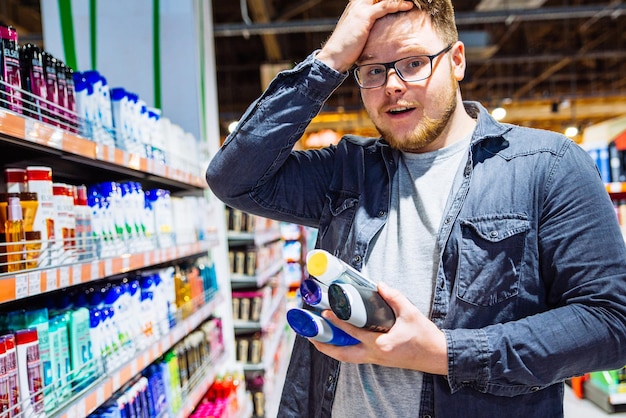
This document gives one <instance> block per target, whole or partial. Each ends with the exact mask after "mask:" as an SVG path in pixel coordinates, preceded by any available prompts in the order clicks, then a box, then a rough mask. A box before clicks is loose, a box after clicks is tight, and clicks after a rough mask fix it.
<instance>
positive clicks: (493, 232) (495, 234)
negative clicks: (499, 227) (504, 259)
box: [489, 231, 498, 238]
mask: <svg viewBox="0 0 626 418" xmlns="http://www.w3.org/2000/svg"><path fill="white" fill-rule="evenodd" d="M489 236H490V237H491V238H497V237H498V231H491V232H490V233H489Z"/></svg>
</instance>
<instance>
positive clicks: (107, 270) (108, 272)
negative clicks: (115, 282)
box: [104, 258, 113, 276]
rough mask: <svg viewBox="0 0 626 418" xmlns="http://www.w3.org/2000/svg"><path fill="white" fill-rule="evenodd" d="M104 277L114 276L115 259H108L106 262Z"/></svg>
mask: <svg viewBox="0 0 626 418" xmlns="http://www.w3.org/2000/svg"><path fill="white" fill-rule="evenodd" d="M104 275H105V276H112V275H113V259H112V258H107V259H106V260H104Z"/></svg>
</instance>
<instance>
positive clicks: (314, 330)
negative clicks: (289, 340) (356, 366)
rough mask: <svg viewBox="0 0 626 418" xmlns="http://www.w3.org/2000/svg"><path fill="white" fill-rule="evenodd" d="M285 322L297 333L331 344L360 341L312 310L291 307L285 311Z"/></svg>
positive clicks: (351, 343)
mask: <svg viewBox="0 0 626 418" xmlns="http://www.w3.org/2000/svg"><path fill="white" fill-rule="evenodd" d="M287 322H288V323H289V326H291V328H292V329H293V330H294V331H295V332H296V333H297V334H298V335H301V336H303V337H306V338H310V339H313V340H316V341H320V342H323V343H327V344H333V345H340V346H343V345H354V344H358V343H359V342H360V341H359V340H357V339H356V338H354V337H352V336H351V335H349V334H347V333H346V332H345V331H342V330H341V329H339V328H337V327H336V326H334V325H333V324H331V323H330V322H329V321H327V320H326V319H324V318H323V317H321V316H319V315H318V314H317V313H315V312H313V311H309V310H306V309H301V308H292V309H290V310H289V311H287Z"/></svg>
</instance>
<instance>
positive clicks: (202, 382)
mask: <svg viewBox="0 0 626 418" xmlns="http://www.w3.org/2000/svg"><path fill="white" fill-rule="evenodd" d="M0 81H1V80H0ZM15 91H17V89H12V92H13V93H15ZM7 93H8V92H7V90H6V89H4V88H0V96H1V97H0V101H2V100H6V99H7V97H8V94H7ZM4 103H5V104H6V102H4ZM22 103H23V104H24V102H22ZM21 110H22V111H23V109H21ZM22 111H19V110H17V109H8V108H6V106H5V109H0V143H1V144H2V145H1V146H2V149H3V153H2V155H0V168H1V169H2V170H3V174H4V179H3V180H4V181H1V182H0V214H1V215H2V219H1V221H2V222H1V223H0V224H1V227H2V231H1V233H0V236H2V238H3V239H2V243H1V244H0V269H1V270H0V284H1V286H0V318H2V321H0V322H1V324H0V331H1V332H2V333H1V334H0V335H1V336H2V338H0V416H7V417H17V416H34V417H44V416H49V417H52V416H54V417H67V418H70V417H79V416H81V417H86V416H90V415H93V416H107V417H120V418H121V417H131V416H132V417H157V416H171V417H187V416H192V415H193V416H205V415H204V414H206V413H208V412H207V411H210V413H212V414H215V415H216V416H229V417H232V416H241V417H245V416H246V415H249V414H251V412H247V411H249V410H251V409H252V406H251V405H252V402H251V400H250V399H248V397H247V395H245V379H243V378H242V377H241V376H242V373H243V371H241V370H240V368H239V366H237V365H234V363H233V362H232V361H231V360H230V358H231V353H233V351H232V350H231V347H230V345H231V342H230V340H227V339H225V337H224V336H223V333H222V330H223V329H224V326H227V327H231V326H232V325H231V324H232V318H231V317H230V306H229V305H230V289H229V287H228V286H224V287H222V286H219V285H218V282H219V281H220V280H218V277H217V274H216V269H215V267H214V261H213V260H214V254H217V255H218V257H219V254H221V251H223V250H224V248H223V247H220V245H221V244H220V242H219V240H218V233H217V230H218V225H217V222H221V221H222V218H221V217H219V216H216V213H215V212H214V209H213V207H214V205H213V204H210V202H209V198H208V197H207V196H206V193H205V190H204V189H205V187H206V183H205V182H204V180H203V178H202V176H201V174H199V170H198V165H194V164H180V166H176V165H175V164H174V162H173V160H169V161H163V160H162V161H157V160H154V159H152V157H150V156H147V155H145V154H143V153H141V152H139V151H136V150H134V151H133V150H131V149H128V148H126V149H122V148H119V147H118V144H112V145H107V144H105V143H102V142H98V141H96V140H95V139H94V138H86V137H84V136H83V134H82V132H81V131H80V129H79V130H78V132H76V131H75V130H73V129H69V128H68V127H67V126H62V125H60V124H57V123H54V122H53V121H52V120H50V119H49V117H51V116H52V115H51V113H49V114H46V113H45V112H41V115H42V116H44V115H45V116H46V118H45V119H44V118H43V117H42V118H35V117H33V114H25V113H24V112H22ZM77 120H78V121H79V123H80V118H79V119H77ZM79 128H80V127H79ZM177 146H178V147H179V148H182V145H181V144H178V145H177ZM189 149H192V148H189ZM192 154H195V155H193V156H194V157H195V158H202V156H201V155H200V153H196V152H190V155H192ZM223 254H224V259H226V252H225V251H224V253H223ZM225 293H227V295H226V294H225ZM227 302H228V303H227ZM225 307H227V308H228V309H225ZM24 353H26V356H24ZM233 357H234V356H233ZM25 359H26V360H25ZM12 360H15V362H14V364H15V366H16V367H14V366H13V363H12ZM24 364H26V367H24V366H23V365H24ZM233 365H234V366H235V368H234V369H233V368H231V366H233ZM37 376H39V377H37ZM233 381H235V382H238V383H237V384H233ZM13 389H15V390H13ZM242 392H243V395H242ZM9 393H10V394H12V396H13V397H11V399H10V400H9V397H6V398H5V397H4V394H9ZM4 399H6V402H4V401H2V400H4ZM9 402H10V403H9ZM18 411H19V413H18Z"/></svg>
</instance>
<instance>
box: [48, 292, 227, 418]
mask: <svg viewBox="0 0 626 418" xmlns="http://www.w3.org/2000/svg"><path fill="white" fill-rule="evenodd" d="M220 303H222V298H221V297H220V296H217V297H216V298H215V299H213V300H211V301H209V303H207V304H206V305H204V306H202V307H201V308H199V309H198V310H197V311H196V312H194V313H193V314H192V315H191V316H189V317H188V318H187V319H186V320H184V321H183V322H182V323H180V324H178V325H176V326H175V327H174V328H172V329H171V330H170V332H169V333H168V334H167V335H165V336H163V337H162V338H160V339H159V340H158V341H156V342H154V343H153V344H151V346H150V348H147V349H145V350H143V351H142V352H141V353H139V355H137V356H136V357H135V358H133V359H131V360H130V361H129V362H128V363H126V364H124V365H122V366H121V367H119V368H118V369H116V370H114V371H113V372H112V373H110V374H107V375H106V376H103V377H102V378H101V379H100V380H99V381H98V382H97V383H96V384H95V385H94V386H93V387H92V388H91V389H90V390H89V391H87V392H86V393H84V394H82V395H81V396H79V397H78V398H76V399H74V400H73V401H72V404H71V405H70V406H68V407H67V408H66V409H63V410H61V411H59V412H57V413H56V414H54V415H52V416H53V417H59V418H74V417H85V416H87V415H88V414H90V413H91V412H93V411H95V410H96V408H98V406H100V405H102V404H103V403H104V402H105V401H106V400H107V399H109V398H110V397H111V396H112V395H113V394H114V393H115V392H116V391H117V390H118V389H120V388H121V387H122V386H123V385H124V384H126V383H127V382H129V381H130V380H131V379H132V378H133V377H134V376H136V375H137V374H138V373H139V372H141V371H142V370H143V369H145V368H146V367H148V366H149V365H150V364H151V363H152V362H154V361H155V360H157V359H158V358H159V357H161V356H162V355H163V354H164V353H166V352H167V351H168V350H169V349H171V348H172V347H174V345H175V344H176V343H177V342H178V341H180V340H182V339H183V338H184V337H185V336H186V335H187V334H189V333H190V332H191V331H193V330H194V329H195V328H197V327H198V326H199V325H200V324H201V323H202V322H203V321H204V320H205V319H207V318H208V317H209V316H210V315H211V313H212V312H213V311H214V310H215V309H216V307H217V306H218V305H219V304H220ZM214 377H215V375H214V374H209V375H208V376H207V381H211V379H212V378H214ZM205 391H206V388H205ZM192 395H193V397H194V398H195V397H196V396H197V395H196V394H195V392H194V393H193V394H192ZM200 396H201V395H200ZM192 400H193V398H192V399H189V400H188V402H187V403H188V404H191V403H192ZM193 405H194V406H195V404H193ZM190 409H193V408H192V407H191V406H189V405H187V406H186V408H185V410H190ZM181 416H185V415H181Z"/></svg>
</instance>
